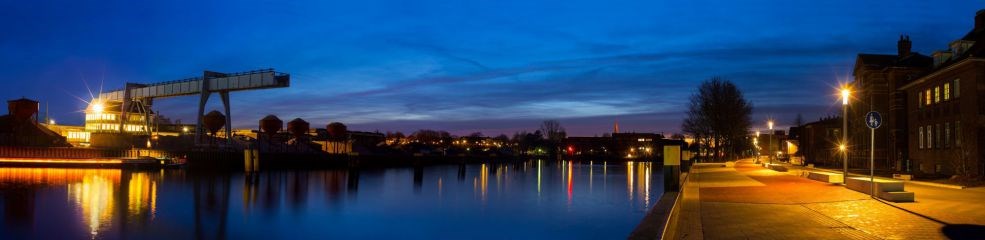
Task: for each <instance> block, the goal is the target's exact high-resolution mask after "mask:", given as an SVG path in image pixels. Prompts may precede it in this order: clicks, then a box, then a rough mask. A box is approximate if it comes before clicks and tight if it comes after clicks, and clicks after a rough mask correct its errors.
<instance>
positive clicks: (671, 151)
mask: <svg viewBox="0 0 985 240" xmlns="http://www.w3.org/2000/svg"><path fill="white" fill-rule="evenodd" d="M663 169H664V191H665V192H678V191H681V146H680V145H666V146H664V167H663Z"/></svg>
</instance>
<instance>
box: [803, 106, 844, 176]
mask: <svg viewBox="0 0 985 240" xmlns="http://www.w3.org/2000/svg"><path fill="white" fill-rule="evenodd" d="M797 132H798V133H797V142H798V143H799V144H800V147H799V149H800V151H799V152H798V154H799V155H801V156H802V157H804V164H814V165H818V166H841V164H842V162H843V161H844V160H842V157H841V155H840V154H838V153H840V152H839V151H838V143H839V142H841V118H840V117H828V118H822V119H820V120H818V121H816V122H810V123H807V124H804V125H803V126H800V127H797Z"/></svg>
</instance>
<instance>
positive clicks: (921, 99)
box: [917, 91, 923, 108]
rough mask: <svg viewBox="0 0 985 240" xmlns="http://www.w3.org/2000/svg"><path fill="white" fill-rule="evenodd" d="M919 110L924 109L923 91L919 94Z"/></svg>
mask: <svg viewBox="0 0 985 240" xmlns="http://www.w3.org/2000/svg"><path fill="white" fill-rule="evenodd" d="M917 108H923V91H921V92H918V93H917Z"/></svg>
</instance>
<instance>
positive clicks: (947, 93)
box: [944, 83, 951, 101]
mask: <svg viewBox="0 0 985 240" xmlns="http://www.w3.org/2000/svg"><path fill="white" fill-rule="evenodd" d="M948 100H951V83H944V101H948Z"/></svg>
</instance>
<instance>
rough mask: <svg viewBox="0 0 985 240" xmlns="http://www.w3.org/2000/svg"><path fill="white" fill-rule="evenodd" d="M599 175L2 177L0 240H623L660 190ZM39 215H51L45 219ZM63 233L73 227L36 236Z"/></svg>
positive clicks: (93, 173) (574, 167)
mask: <svg viewBox="0 0 985 240" xmlns="http://www.w3.org/2000/svg"><path fill="white" fill-rule="evenodd" d="M600 165H601V166H596V165H595V164H594V162H587V163H583V162H576V161H545V160H536V161H528V162H520V163H484V164H475V165H450V166H433V167H418V168H406V169H385V170H357V169H349V170H321V171H261V172H250V173H239V172H222V173H215V172H188V171H186V170H180V171H149V172H148V171H128V170H110V169H32V168H0V202H2V203H3V204H2V206H3V209H2V213H3V214H2V215H0V216H2V218H3V219H0V220H2V221H0V222H2V223H3V224H2V225H0V236H22V237H23V238H61V239H65V238H70V239H77V238H91V239H95V238H110V239H118V238H136V239H146V238H168V239H194V238H198V239H223V238H232V239H263V238H278V237H279V238H291V237H306V238H328V237H331V238H448V237H449V236H446V235H443V234H445V233H446V232H447V229H456V230H454V231H453V232H455V233H459V234H464V233H484V235H483V236H480V237H477V238H492V239H502V238H563V237H565V236H567V237H576V238H586V237H588V238H613V237H614V236H623V235H626V234H628V233H629V231H631V230H632V228H633V227H634V226H635V224H636V223H637V222H638V221H639V219H640V218H642V216H643V214H644V213H645V211H646V209H647V208H648V207H649V206H650V204H651V198H652V197H651V196H659V194H660V191H661V189H660V186H662V185H661V184H660V182H659V181H661V180H662V179H663V178H662V177H655V176H651V175H652V173H653V172H654V170H653V169H652V163H649V162H628V163H618V164H616V165H614V166H613V168H614V169H613V170H614V172H613V174H608V168H609V166H608V163H607V162H602V163H601V164H600ZM623 168H625V169H623ZM596 171H598V172H599V173H600V174H596ZM656 172H657V173H660V172H661V171H656ZM449 178H455V179H457V180H458V181H445V180H446V179H449ZM490 178H493V179H490ZM467 179H471V180H472V181H467ZM653 181H655V182H653ZM595 182H599V184H595ZM654 188H655V189H654ZM42 203H44V204H49V205H50V206H53V208H52V210H39V207H38V206H42ZM59 221H60V222H64V223H65V224H66V225H68V226H76V227H74V228H73V227H66V230H65V231H62V232H46V231H42V230H40V225H39V226H35V224H40V223H48V222H59ZM380 226H387V228H392V229H396V230H395V231H393V233H389V232H390V231H386V232H380V231H378V230H377V229H378V228H379V227H380ZM487 229H509V231H496V232H489V231H488V230H487ZM10 234H13V235H10ZM15 238H21V237H15ZM452 238H455V237H452Z"/></svg>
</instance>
